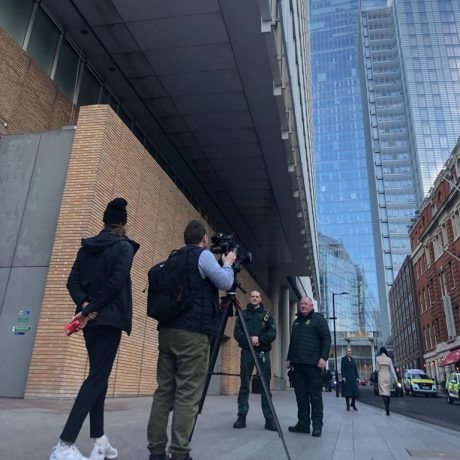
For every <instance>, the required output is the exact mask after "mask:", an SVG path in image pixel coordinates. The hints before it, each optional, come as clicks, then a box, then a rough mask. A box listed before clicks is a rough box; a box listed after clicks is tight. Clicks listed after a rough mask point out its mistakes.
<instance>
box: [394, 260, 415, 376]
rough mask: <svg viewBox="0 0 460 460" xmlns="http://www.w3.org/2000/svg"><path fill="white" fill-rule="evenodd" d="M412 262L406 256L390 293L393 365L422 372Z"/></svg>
mask: <svg viewBox="0 0 460 460" xmlns="http://www.w3.org/2000/svg"><path fill="white" fill-rule="evenodd" d="M416 299H417V296H416V287H415V278H414V271H413V266H412V260H411V258H410V256H407V257H406V259H405V260H404V263H403V264H402V266H401V269H400V270H399V273H398V275H397V276H396V278H395V280H394V283H393V285H392V287H391V289H390V292H389V302H390V313H391V324H392V336H393V346H394V363H395V365H396V366H397V367H399V368H402V369H422V368H423V367H422V366H423V358H422V356H423V349H422V340H421V334H420V313H419V308H418V306H417V300H416Z"/></svg>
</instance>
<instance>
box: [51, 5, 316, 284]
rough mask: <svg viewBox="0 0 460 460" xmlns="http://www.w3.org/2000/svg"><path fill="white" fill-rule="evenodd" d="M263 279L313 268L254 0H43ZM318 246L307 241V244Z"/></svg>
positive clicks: (311, 272) (309, 273)
mask: <svg viewBox="0 0 460 460" xmlns="http://www.w3.org/2000/svg"><path fill="white" fill-rule="evenodd" d="M43 3H44V4H45V5H46V6H47V8H48V9H49V11H50V12H51V13H52V15H53V16H54V17H55V18H56V20H57V22H58V23H59V24H60V25H61V26H62V27H64V30H65V33H66V34H67V35H68V36H69V37H70V38H71V40H72V41H73V42H74V43H75V44H76V45H77V46H78V47H79V48H80V49H81V50H83V53H84V55H85V57H86V58H87V59H88V61H89V62H90V63H91V65H92V66H93V67H94V68H95V69H96V70H97V72H98V73H99V74H100V76H101V77H102V78H103V79H104V81H105V83H106V84H107V86H109V87H110V88H111V89H112V90H113V92H114V93H115V94H116V95H117V97H119V98H120V101H121V103H122V104H123V106H124V107H125V108H126V110H127V112H128V113H129V114H130V116H131V117H132V118H133V119H134V120H135V121H136V123H137V124H138V125H139V126H141V127H142V129H143V130H144V131H145V132H146V133H147V135H148V136H149V137H150V138H151V139H152V140H153V142H154V144H155V145H156V146H157V147H158V149H159V150H160V151H161V153H162V156H163V157H165V158H166V161H167V163H168V165H169V167H170V168H171V170H172V171H174V173H175V174H176V175H177V176H178V177H180V179H181V181H182V182H183V183H184V184H185V185H186V187H187V188H188V189H189V190H190V191H191V193H192V194H193V195H194V196H195V198H196V199H197V200H198V202H199V203H200V204H201V207H202V209H204V210H205V211H206V213H207V215H208V216H210V217H211V218H212V220H213V221H214V222H215V224H216V226H217V228H216V229H217V230H223V231H226V232H228V231H232V232H234V233H235V234H236V235H237V238H238V239H239V240H240V242H241V243H242V245H243V246H244V247H245V248H246V249H247V250H250V251H251V252H252V253H253V256H254V263H253V265H252V266H251V268H250V271H251V273H252V274H253V275H254V276H255V278H256V279H257V280H258V281H259V282H260V283H261V284H262V286H263V287H264V288H265V289H267V284H268V267H270V266H276V267H278V269H279V273H280V275H281V278H285V277H286V276H297V275H306V276H312V277H313V279H312V283H313V286H314V291H315V292H317V286H316V275H315V268H314V267H310V263H308V262H307V258H308V255H309V254H312V253H314V251H312V250H311V248H308V244H306V240H305V236H303V235H302V234H301V232H303V234H304V235H305V233H307V234H308V229H305V228H304V227H305V223H304V221H303V220H299V218H298V216H299V215H298V205H297V204H296V201H295V199H294V195H293V192H294V190H293V182H292V178H291V175H290V173H289V172H288V164H287V151H288V149H290V146H289V144H288V143H287V142H286V140H283V139H282V134H281V131H282V128H281V125H282V122H281V119H280V107H279V99H278V100H277V97H276V96H274V83H273V80H274V77H273V72H272V67H271V64H270V59H271V58H272V59H273V56H270V55H269V51H268V47H267V41H266V40H267V38H266V37H265V36H264V34H262V33H261V12H260V10H259V2H258V1H257V0H193V1H191V0H136V1H134V2H133V1H127V0H98V1H97V2H95V1H94V0H76V1H72V0H45V1H44V2H43ZM310 244H311V243H310Z"/></svg>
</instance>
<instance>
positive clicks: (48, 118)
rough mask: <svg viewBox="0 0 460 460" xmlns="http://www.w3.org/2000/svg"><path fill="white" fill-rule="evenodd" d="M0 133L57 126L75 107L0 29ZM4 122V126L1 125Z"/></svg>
mask: <svg viewBox="0 0 460 460" xmlns="http://www.w3.org/2000/svg"><path fill="white" fill-rule="evenodd" d="M0 75H1V84H0V135H2V134H18V133H29V132H39V131H49V130H53V129H60V128H61V127H62V126H66V125H73V124H75V123H76V120H77V116H78V108H77V107H75V106H73V109H72V103H71V101H70V100H69V99H68V98H67V97H66V96H65V95H64V93H63V92H62V91H61V90H60V89H59V88H58V87H57V86H56V85H55V84H54V82H53V81H52V80H51V79H50V78H49V77H48V76H47V75H46V74H44V73H43V72H42V71H41V70H40V68H39V67H38V66H37V65H36V64H35V63H34V62H33V61H32V60H31V59H30V57H29V56H27V54H26V53H25V52H24V51H23V50H22V49H21V48H20V47H19V46H18V45H17V44H16V42H15V41H14V40H13V39H12V38H11V37H10V36H9V35H8V34H7V33H6V32H5V31H4V30H3V29H2V28H0ZM5 124H6V126H5Z"/></svg>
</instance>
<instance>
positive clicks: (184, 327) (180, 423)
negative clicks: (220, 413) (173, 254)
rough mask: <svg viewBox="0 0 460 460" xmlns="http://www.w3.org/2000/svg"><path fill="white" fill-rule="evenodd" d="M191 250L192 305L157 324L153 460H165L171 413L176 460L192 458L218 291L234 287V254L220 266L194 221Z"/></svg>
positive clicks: (188, 232) (189, 231)
mask: <svg viewBox="0 0 460 460" xmlns="http://www.w3.org/2000/svg"><path fill="white" fill-rule="evenodd" d="M184 241H185V244H186V246H185V248H184V249H186V250H187V252H188V256H187V257H188V258H187V261H188V262H187V279H188V290H187V296H188V297H189V301H188V306H187V309H186V310H185V311H183V312H182V313H181V314H180V315H179V316H177V317H175V318H173V319H172V320H170V321H168V322H167V323H161V322H160V323H159V324H158V331H159V332H158V349H159V355H158V365H157V384H158V388H157V389H156V391H155V393H154V396H153V402H152V409H151V412H150V419H149V422H148V427H147V438H148V449H149V451H150V460H167V459H169V457H168V456H167V454H166V444H167V443H168V435H167V425H168V417H169V412H170V411H172V412H173V416H172V428H171V431H172V433H171V444H170V446H169V451H170V453H171V455H172V457H171V458H172V459H175V460H190V459H191V457H190V455H189V452H190V446H189V437H190V434H191V432H192V429H193V424H194V421H195V418H196V415H197V412H198V403H199V400H200V397H201V394H202V391H203V385H204V382H205V377H206V372H207V370H208V360H209V344H210V337H211V336H213V335H216V333H217V326H218V322H219V310H218V308H219V305H218V300H219V292H218V290H219V289H222V290H226V291H227V290H229V289H230V288H231V287H232V285H233V280H234V275H233V269H232V265H233V263H234V262H235V259H236V255H235V253H234V252H229V253H228V254H226V255H222V267H221V266H220V265H219V264H218V263H217V261H216V259H215V257H214V255H213V254H212V253H211V251H209V250H208V246H209V241H208V235H207V231H206V226H205V224H204V223H203V222H202V221H199V220H192V221H191V222H190V223H189V224H188V225H187V227H186V228H185V231H184Z"/></svg>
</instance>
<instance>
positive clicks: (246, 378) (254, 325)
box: [233, 291, 276, 431]
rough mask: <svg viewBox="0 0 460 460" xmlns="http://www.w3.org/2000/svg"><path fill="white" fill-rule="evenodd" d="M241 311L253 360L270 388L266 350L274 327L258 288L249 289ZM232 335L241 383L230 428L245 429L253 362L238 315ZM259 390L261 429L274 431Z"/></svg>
mask: <svg viewBox="0 0 460 460" xmlns="http://www.w3.org/2000/svg"><path fill="white" fill-rule="evenodd" d="M241 314H242V315H243V316H244V319H245V320H246V324H247V326H248V332H249V336H250V339H251V342H252V344H253V345H254V350H255V352H256V355H257V359H258V360H259V363H260V367H261V368H262V372H263V375H264V378H265V382H266V383H267V387H268V388H270V378H271V367H270V350H271V348H272V347H271V343H272V342H273V341H274V340H275V338H276V328H275V321H274V319H273V315H272V314H271V313H270V312H269V311H268V310H266V309H265V308H264V306H263V304H262V296H261V295H260V292H258V291H252V292H251V294H250V302H249V303H248V305H247V307H246V309H245V310H243V311H242V312H241ZM233 335H234V337H235V339H236V341H237V342H238V345H239V346H240V348H241V361H240V379H241V384H240V391H239V393H238V419H237V420H236V422H235V423H234V424H233V428H245V427H246V414H247V413H248V410H249V404H248V399H249V385H250V381H251V377H252V372H253V370H254V366H255V363H254V359H253V357H252V354H251V350H250V349H249V343H248V341H247V339H246V336H245V334H244V329H243V326H242V324H241V320H240V318H239V317H238V318H237V320H236V323H235V330H234V333H233ZM261 393H262V394H261V402H262V412H263V414H264V417H265V429H266V430H270V431H276V424H275V421H274V419H273V414H272V412H271V410H270V405H269V402H268V400H267V397H266V396H265V393H264V391H262V392H261ZM270 397H271V394H270Z"/></svg>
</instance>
